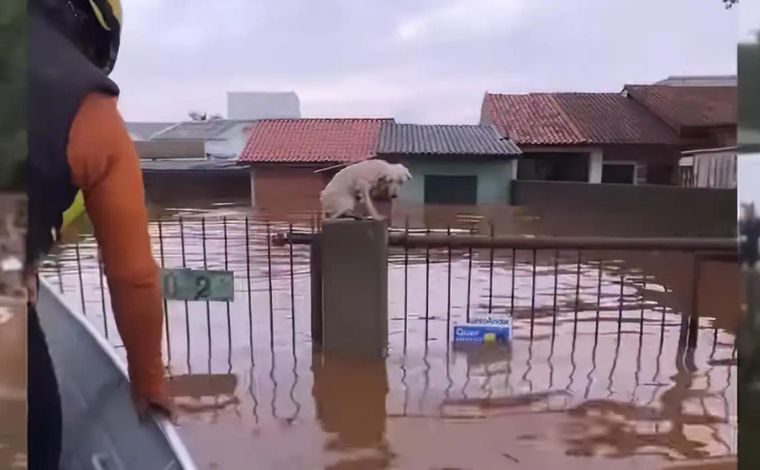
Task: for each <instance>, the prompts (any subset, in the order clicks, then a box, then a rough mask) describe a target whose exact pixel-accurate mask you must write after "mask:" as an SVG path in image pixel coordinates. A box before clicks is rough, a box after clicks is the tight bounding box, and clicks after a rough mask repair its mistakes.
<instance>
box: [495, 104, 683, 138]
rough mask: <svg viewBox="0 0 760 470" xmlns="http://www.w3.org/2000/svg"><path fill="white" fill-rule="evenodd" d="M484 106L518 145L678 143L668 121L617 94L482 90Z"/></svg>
mask: <svg viewBox="0 0 760 470" xmlns="http://www.w3.org/2000/svg"><path fill="white" fill-rule="evenodd" d="M483 106H484V111H486V112H487V113H488V117H489V118H490V121H491V123H493V124H494V125H495V126H496V128H497V129H498V130H499V132H501V133H502V134H503V135H505V136H507V137H509V138H511V139H512V140H513V141H514V142H515V143H516V144H517V145H593V144H597V145H599V144H667V145H670V144H676V143H677V142H678V138H677V136H676V135H675V133H674V132H673V131H672V130H671V129H669V128H668V126H667V125H665V124H664V123H663V122H662V121H660V120H659V119H658V118H657V117H656V116H654V115H653V114H652V113H650V112H649V111H647V109H646V108H644V107H643V106H641V105H640V104H638V103H636V102H635V101H633V100H631V99H628V98H626V97H625V96H623V95H622V94H619V93H531V94H525V95H500V94H486V96H485V99H484V102H483ZM484 117H485V116H484Z"/></svg>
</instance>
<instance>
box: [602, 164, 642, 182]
mask: <svg viewBox="0 0 760 470" xmlns="http://www.w3.org/2000/svg"><path fill="white" fill-rule="evenodd" d="M602 183H613V184H635V183H636V164H635V163H606V162H605V163H604V164H603V165H602Z"/></svg>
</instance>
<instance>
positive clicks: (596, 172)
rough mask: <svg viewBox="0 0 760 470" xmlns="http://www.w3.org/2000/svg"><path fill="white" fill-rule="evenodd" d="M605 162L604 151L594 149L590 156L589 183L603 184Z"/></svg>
mask: <svg viewBox="0 0 760 470" xmlns="http://www.w3.org/2000/svg"><path fill="white" fill-rule="evenodd" d="M603 161H604V155H603V154H602V149H593V150H592V151H591V153H590V154H589V156H588V182H589V183H601V182H602V165H603V163H602V162H603Z"/></svg>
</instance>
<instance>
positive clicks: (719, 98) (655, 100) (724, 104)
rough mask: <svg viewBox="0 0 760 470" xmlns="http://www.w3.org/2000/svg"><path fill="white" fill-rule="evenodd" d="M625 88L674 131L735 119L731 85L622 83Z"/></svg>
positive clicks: (730, 122) (734, 98) (633, 97)
mask: <svg viewBox="0 0 760 470" xmlns="http://www.w3.org/2000/svg"><path fill="white" fill-rule="evenodd" d="M625 91H627V92H628V94H629V96H630V97H631V98H632V99H634V100H635V101H637V102H639V103H641V104H642V105H643V106H645V107H646V108H648V109H649V110H650V111H651V112H652V113H654V114H656V115H657V116H658V117H659V118H660V119H662V120H663V121H665V122H666V123H667V124H668V125H669V126H671V127H672V128H673V129H675V130H676V131H679V132H680V130H681V129H682V128H683V127H702V126H730V125H736V121H737V116H736V114H737V93H736V87H735V86H664V85H626V87H625Z"/></svg>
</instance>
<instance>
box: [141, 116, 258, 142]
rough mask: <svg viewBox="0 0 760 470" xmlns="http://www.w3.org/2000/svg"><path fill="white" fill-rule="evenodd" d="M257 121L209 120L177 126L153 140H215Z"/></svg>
mask: <svg viewBox="0 0 760 470" xmlns="http://www.w3.org/2000/svg"><path fill="white" fill-rule="evenodd" d="M255 122H256V120H234V119H209V120H207V121H186V122H180V123H178V124H175V125H174V126H172V127H169V128H168V129H164V130H163V131H161V132H159V133H158V134H155V135H154V136H153V138H152V140H214V139H216V138H218V137H219V135H221V134H222V133H224V132H227V131H228V130H230V129H232V128H233V127H235V126H237V125H239V124H254V123H255Z"/></svg>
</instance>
